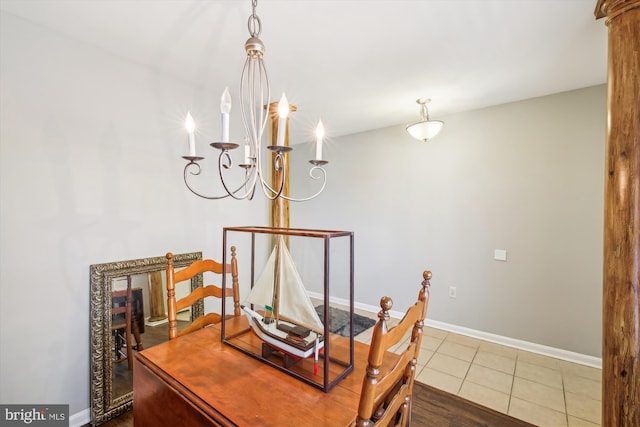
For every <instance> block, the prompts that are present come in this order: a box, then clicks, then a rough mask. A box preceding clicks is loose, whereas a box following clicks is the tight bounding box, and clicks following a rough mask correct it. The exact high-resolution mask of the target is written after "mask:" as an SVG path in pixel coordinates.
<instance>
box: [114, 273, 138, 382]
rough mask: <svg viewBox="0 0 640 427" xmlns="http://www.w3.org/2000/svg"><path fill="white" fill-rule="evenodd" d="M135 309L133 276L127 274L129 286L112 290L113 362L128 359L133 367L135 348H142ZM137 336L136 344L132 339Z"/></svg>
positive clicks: (128, 364)
mask: <svg viewBox="0 0 640 427" xmlns="http://www.w3.org/2000/svg"><path fill="white" fill-rule="evenodd" d="M135 315H136V313H135V312H134V311H133V294H132V290H131V276H127V288H126V289H119V290H115V291H112V292H111V333H112V335H113V351H114V356H113V363H120V362H123V361H125V360H126V361H127V366H128V368H129V370H132V369H133V349H134V348H135V349H136V350H142V343H141V341H140V332H139V330H138V322H137V319H136V318H135ZM132 334H133V335H134V336H135V338H136V346H134V345H133V340H132V339H131V336H132Z"/></svg>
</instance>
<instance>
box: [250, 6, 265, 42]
mask: <svg viewBox="0 0 640 427" xmlns="http://www.w3.org/2000/svg"><path fill="white" fill-rule="evenodd" d="M251 6H252V12H251V15H249V22H248V23H247V26H248V28H249V34H251V37H260V33H261V32H262V21H260V17H259V16H258V14H257V13H256V7H258V0H251Z"/></svg>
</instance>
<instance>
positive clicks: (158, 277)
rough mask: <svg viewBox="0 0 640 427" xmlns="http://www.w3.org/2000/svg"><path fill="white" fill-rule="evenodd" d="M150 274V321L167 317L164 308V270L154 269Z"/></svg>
mask: <svg viewBox="0 0 640 427" xmlns="http://www.w3.org/2000/svg"><path fill="white" fill-rule="evenodd" d="M148 275H149V322H158V321H160V320H164V319H166V318H167V313H166V311H165V309H164V292H163V288H164V285H163V283H162V272H161V271H152V272H151V273H148Z"/></svg>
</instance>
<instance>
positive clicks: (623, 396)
mask: <svg viewBox="0 0 640 427" xmlns="http://www.w3.org/2000/svg"><path fill="white" fill-rule="evenodd" d="M595 15H596V18H603V17H605V16H606V17H607V21H606V25H607V26H608V28H609V30H608V31H609V54H608V56H609V60H608V63H609V65H608V101H607V104H608V111H609V119H608V126H607V155H606V169H605V173H606V176H605V201H604V207H605V212H604V266H603V316H602V317H603V319H602V320H603V328H602V329H603V345H602V425H603V426H617V427H632V426H634V427H637V426H640V301H639V298H640V286H639V283H638V282H639V281H640V277H639V276H640V77H639V75H640V0H626V1H625V0H598V2H597V5H596V11H595Z"/></svg>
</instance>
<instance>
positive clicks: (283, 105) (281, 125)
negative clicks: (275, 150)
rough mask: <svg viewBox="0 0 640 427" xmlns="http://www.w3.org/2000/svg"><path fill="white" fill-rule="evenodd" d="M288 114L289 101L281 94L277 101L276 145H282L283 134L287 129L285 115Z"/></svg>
mask: <svg viewBox="0 0 640 427" xmlns="http://www.w3.org/2000/svg"><path fill="white" fill-rule="evenodd" d="M288 115H289V101H287V97H286V96H284V93H283V94H282V98H280V102H279V103H278V117H279V119H278V140H277V141H276V145H284V134H285V133H286V131H287V116H288Z"/></svg>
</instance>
